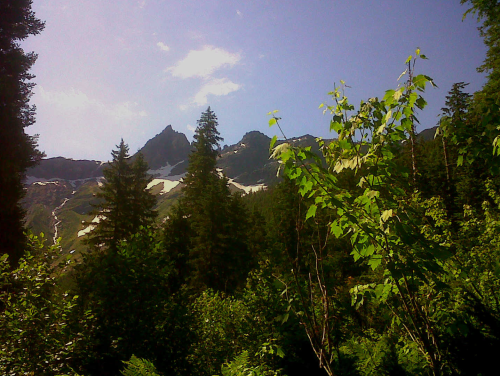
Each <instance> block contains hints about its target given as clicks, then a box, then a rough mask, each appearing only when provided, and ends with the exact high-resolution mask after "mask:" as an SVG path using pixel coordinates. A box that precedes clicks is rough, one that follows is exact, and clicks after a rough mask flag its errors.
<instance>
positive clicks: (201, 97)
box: [193, 78, 241, 106]
mask: <svg viewBox="0 0 500 376" xmlns="http://www.w3.org/2000/svg"><path fill="white" fill-rule="evenodd" d="M240 88H241V85H239V84H236V83H234V82H232V81H230V80H229V79H227V78H214V79H211V80H210V81H208V82H207V83H206V84H204V85H203V86H202V87H201V89H200V91H198V93H197V94H196V95H195V96H194V98H193V103H194V104H196V105H198V106H203V105H206V104H207V103H208V96H209V95H215V96H221V95H228V94H229V93H232V92H234V91H238V90H239V89H240Z"/></svg>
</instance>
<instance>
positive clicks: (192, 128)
mask: <svg viewBox="0 0 500 376" xmlns="http://www.w3.org/2000/svg"><path fill="white" fill-rule="evenodd" d="M186 128H187V130H188V131H190V132H193V133H194V132H195V131H196V127H193V126H192V125H191V124H188V125H187V126H186Z"/></svg>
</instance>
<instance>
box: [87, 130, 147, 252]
mask: <svg viewBox="0 0 500 376" xmlns="http://www.w3.org/2000/svg"><path fill="white" fill-rule="evenodd" d="M117 148H118V149H117V150H113V151H112V153H111V155H112V156H113V160H112V162H111V163H110V165H109V166H108V167H107V168H106V169H105V170H104V178H105V180H104V183H103V186H102V188H101V190H100V191H99V192H98V193H97V194H96V197H97V198H99V199H101V200H100V201H99V203H98V204H96V205H94V210H93V211H92V212H90V214H91V215H94V216H95V220H93V221H92V222H89V223H87V226H90V227H91V231H90V233H89V238H88V240H87V243H88V244H89V245H90V246H91V247H94V248H105V249H112V250H115V249H116V248H117V245H118V243H119V242H120V241H123V240H127V239H129V238H130V236H131V235H133V234H135V233H137V232H138V231H139V230H140V228H141V227H147V226H149V225H151V224H152V223H153V222H154V220H155V218H156V212H155V211H154V210H153V207H154V206H155V205H156V198H155V196H153V195H152V194H151V193H150V192H149V190H148V189H146V188H147V185H148V183H149V182H150V181H151V180H152V178H151V177H150V176H149V175H148V173H147V171H148V165H147V163H146V162H145V161H144V158H143V156H142V154H139V155H138V156H137V158H136V159H135V161H134V162H133V163H132V162H131V161H130V156H129V154H128V146H127V145H126V144H125V143H124V142H123V140H121V143H120V145H118V146H117ZM95 221H96V222H95Z"/></svg>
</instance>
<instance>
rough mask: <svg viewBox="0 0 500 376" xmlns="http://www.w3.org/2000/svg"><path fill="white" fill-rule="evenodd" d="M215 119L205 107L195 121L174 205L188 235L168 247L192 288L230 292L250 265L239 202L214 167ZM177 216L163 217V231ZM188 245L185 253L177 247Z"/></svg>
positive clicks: (216, 147) (245, 227)
mask: <svg viewBox="0 0 500 376" xmlns="http://www.w3.org/2000/svg"><path fill="white" fill-rule="evenodd" d="M217 125H218V122H217V116H216V115H215V113H214V112H213V111H212V110H211V109H210V107H209V108H208V109H207V111H205V112H204V113H202V115H201V118H200V120H199V121H198V127H197V128H196V134H195V136H194V139H195V141H194V142H193V146H194V151H193V152H192V153H191V155H190V156H189V167H188V171H187V175H186V177H185V178H184V184H185V186H184V188H183V193H184V196H183V198H182V199H181V200H180V202H179V205H178V207H177V209H176V211H175V213H182V215H183V217H185V219H187V222H188V223H185V224H184V226H183V227H184V228H186V229H189V231H190V232H189V233H186V234H185V236H184V238H189V241H183V242H181V243H182V244H180V243H179V242H174V243H175V244H177V245H182V246H179V247H174V248H175V250H174V249H172V250H173V251H174V252H176V254H175V255H172V257H175V258H176V259H177V260H179V261H181V264H180V265H181V268H182V271H181V270H179V273H180V274H183V275H186V278H187V279H188V282H189V284H190V285H191V286H192V287H193V288H195V289H204V288H207V287H208V288H213V289H215V290H219V291H224V292H232V291H234V290H235V289H236V288H237V287H238V285H240V284H241V283H242V282H243V281H244V280H245V277H246V274H247V272H248V269H249V265H250V264H249V262H248V261H249V251H248V247H247V244H246V236H245V235H246V229H247V224H246V215H245V212H244V207H243V204H242V203H241V201H240V200H238V199H237V198H234V197H233V196H231V192H230V190H229V184H228V180H227V178H226V177H224V176H220V174H219V172H218V171H217V168H216V166H217V156H218V150H219V141H222V138H221V137H220V135H219V132H218V130H217ZM180 219H181V218H179V216H178V215H177V216H175V217H174V218H172V220H170V223H167V225H166V228H167V230H166V235H167V236H168V234H169V233H171V231H169V229H171V228H174V227H178V226H177V225H176V223H178V224H180V223H181V222H183V221H180ZM174 222H175V223H174ZM170 243H172V242H170ZM168 244H169V242H168V241H167V245H168ZM171 245H172V244H171ZM185 246H189V250H186V249H185V248H186V247H185ZM187 251H188V252H189V254H180V253H179V252H187ZM186 260H187V261H186Z"/></svg>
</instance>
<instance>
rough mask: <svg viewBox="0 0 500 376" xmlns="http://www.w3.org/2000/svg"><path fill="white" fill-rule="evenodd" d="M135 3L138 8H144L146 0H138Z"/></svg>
mask: <svg viewBox="0 0 500 376" xmlns="http://www.w3.org/2000/svg"><path fill="white" fill-rule="evenodd" d="M137 5H138V6H139V8H141V9H142V8H144V6H145V5H146V0H140V1H138V2H137Z"/></svg>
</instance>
